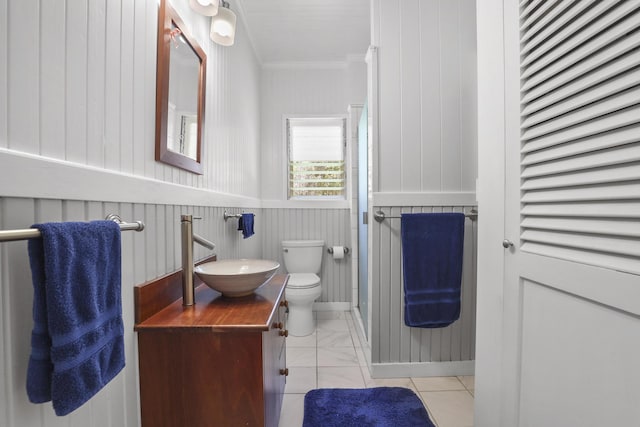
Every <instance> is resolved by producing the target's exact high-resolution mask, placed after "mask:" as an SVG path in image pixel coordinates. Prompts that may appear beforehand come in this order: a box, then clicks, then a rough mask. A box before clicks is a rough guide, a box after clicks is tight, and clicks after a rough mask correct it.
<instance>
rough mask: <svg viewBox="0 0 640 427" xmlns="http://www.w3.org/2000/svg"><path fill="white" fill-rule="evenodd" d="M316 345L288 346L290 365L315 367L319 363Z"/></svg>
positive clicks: (288, 364) (288, 361)
mask: <svg viewBox="0 0 640 427" xmlns="http://www.w3.org/2000/svg"><path fill="white" fill-rule="evenodd" d="M316 357H317V356H316V349H315V347H287V366H288V367H299V366H302V367H314V366H316V365H317V363H318V362H317V359H316Z"/></svg>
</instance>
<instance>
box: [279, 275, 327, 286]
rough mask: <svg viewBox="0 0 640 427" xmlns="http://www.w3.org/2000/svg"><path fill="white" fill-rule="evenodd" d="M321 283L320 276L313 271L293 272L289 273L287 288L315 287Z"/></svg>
mask: <svg viewBox="0 0 640 427" xmlns="http://www.w3.org/2000/svg"><path fill="white" fill-rule="evenodd" d="M319 284H320V278H319V277H318V276H317V275H315V274H313V273H292V274H289V281H288V282H287V288H295V289H305V288H313V287H315V286H318V285H319Z"/></svg>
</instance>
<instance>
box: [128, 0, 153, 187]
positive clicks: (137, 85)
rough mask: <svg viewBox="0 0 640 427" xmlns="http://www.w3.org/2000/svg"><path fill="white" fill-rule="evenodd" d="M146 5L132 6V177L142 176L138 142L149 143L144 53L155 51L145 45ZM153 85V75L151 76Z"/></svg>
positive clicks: (144, 151) (135, 4)
mask: <svg viewBox="0 0 640 427" xmlns="http://www.w3.org/2000/svg"><path fill="white" fill-rule="evenodd" d="M146 3H147V2H142V1H137V2H133V5H134V17H135V18H134V24H133V27H134V33H133V39H132V43H133V82H134V83H133V91H132V93H133V104H132V105H133V114H132V117H133V125H134V127H133V129H134V132H133V141H132V143H133V144H132V146H133V152H132V155H133V159H132V160H133V173H134V175H141V176H144V163H145V161H144V158H145V157H144V156H145V153H146V152H147V150H145V145H147V144H141V143H140V141H149V142H150V141H151V136H150V135H149V139H147V138H146V135H145V121H144V118H145V114H144V113H145V84H149V82H148V80H149V79H147V78H146V77H147V76H146V74H145V66H144V65H145V51H146V49H147V48H148V49H152V50H153V51H154V52H155V51H157V47H156V46H155V45H149V46H147V45H146V36H145V33H146V32H147V22H148V20H147V19H146ZM153 81H154V83H155V75H154V76H153Z"/></svg>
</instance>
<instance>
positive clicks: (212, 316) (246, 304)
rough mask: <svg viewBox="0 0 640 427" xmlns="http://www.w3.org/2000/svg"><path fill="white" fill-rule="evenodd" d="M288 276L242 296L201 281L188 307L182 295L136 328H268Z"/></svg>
mask: <svg viewBox="0 0 640 427" xmlns="http://www.w3.org/2000/svg"><path fill="white" fill-rule="evenodd" d="M288 278H289V276H288V275H286V274H277V275H275V276H273V278H271V280H270V281H269V282H268V283H267V284H265V285H263V286H262V287H261V288H260V289H258V290H257V291H256V292H255V293H253V294H252V295H249V296H245V297H239V298H228V297H223V296H222V295H221V294H220V293H219V292H216V291H214V290H213V289H210V288H209V287H207V286H206V285H204V284H203V285H200V286H198V288H197V289H196V295H195V301H196V303H195V305H193V306H191V307H184V306H183V305H182V299H178V300H177V301H175V302H173V303H171V304H170V305H168V306H167V307H165V308H164V309H162V310H160V311H159V312H157V313H156V314H154V315H152V316H151V317H149V318H147V319H146V320H144V321H143V322H141V323H138V324H137V325H136V326H135V330H136V331H138V332H143V331H151V330H158V329H162V330H164V331H166V330H167V329H175V330H185V328H188V329H193V330H194V331H202V332H211V331H218V332H225V331H231V330H234V331H236V332H237V331H238V329H243V330H247V331H267V330H269V327H270V326H271V323H272V322H273V318H274V316H275V313H276V310H277V309H278V307H277V305H276V303H277V302H278V300H279V299H280V297H281V295H282V293H283V292H284V289H285V285H286V283H287V280H288Z"/></svg>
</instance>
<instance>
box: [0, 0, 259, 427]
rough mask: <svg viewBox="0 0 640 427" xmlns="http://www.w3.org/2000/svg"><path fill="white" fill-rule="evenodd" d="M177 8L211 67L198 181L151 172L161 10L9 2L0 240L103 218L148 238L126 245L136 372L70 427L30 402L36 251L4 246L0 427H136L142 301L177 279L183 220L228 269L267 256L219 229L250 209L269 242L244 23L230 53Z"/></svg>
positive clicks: (253, 242) (0, 119) (128, 318)
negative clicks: (231, 261) (142, 293)
mask: <svg viewBox="0 0 640 427" xmlns="http://www.w3.org/2000/svg"><path fill="white" fill-rule="evenodd" d="M173 3H174V6H175V8H176V9H177V10H178V13H179V14H180V15H181V16H182V18H183V20H184V21H185V22H186V23H187V25H188V26H190V27H191V30H192V32H193V33H194V35H195V37H196V39H197V40H198V41H199V43H200V44H201V45H202V47H203V49H204V50H205V52H206V54H207V60H208V64H207V65H208V67H207V96H206V119H205V126H206V130H205V140H204V161H203V163H204V166H205V170H204V175H202V176H197V175H194V174H191V173H189V172H185V171H182V170H180V169H176V168H173V167H170V166H167V165H164V164H162V163H158V162H156V161H155V160H154V149H155V148H154V147H155V135H154V131H155V76H156V30H157V7H158V2H157V1H156V0H136V1H135V2H133V1H118V0H108V1H107V0H91V1H90V2H87V1H82V0H67V1H62V0H55V1H44V2H42V1H35V0H0V28H1V30H0V31H1V32H2V37H1V39H0V228H1V229H16V228H27V227H29V226H30V225H31V224H33V223H34V222H37V221H66V220H92V219H101V218H104V216H105V215H106V214H107V213H119V214H120V215H121V216H122V218H123V219H124V220H127V221H133V220H142V221H144V222H145V223H146V225H147V227H146V229H145V231H144V232H142V233H135V232H126V233H123V236H122V237H123V270H122V271H123V274H122V279H123V282H122V287H123V294H122V297H123V308H124V313H123V316H124V320H125V331H126V333H125V340H126V342H125V349H126V356H127V367H126V368H125V370H124V372H123V373H122V374H120V375H118V377H117V378H116V379H115V380H114V381H113V382H112V383H110V384H109V385H108V386H107V387H106V388H105V389H104V390H103V391H102V392H100V393H99V394H98V395H97V396H96V397H95V398H93V399H91V401H90V402H88V403H87V404H85V405H84V406H83V407H82V408H80V409H79V410H77V411H75V412H74V413H72V414H71V415H69V416H68V417H64V418H59V417H56V416H55V415H54V414H53V411H52V409H51V405H50V404H45V405H34V404H31V403H29V402H28V401H27V398H26V392H25V375H26V364H27V361H28V357H29V352H30V346H29V340H30V330H31V327H32V318H31V304H32V295H33V291H32V287H31V284H30V283H31V274H30V271H29V266H28V256H27V251H26V242H25V241H21V242H11V243H0V312H1V313H2V315H1V316H0V339H1V340H2V346H1V348H2V350H1V351H0V384H1V385H0V425H3V426H8V427H18V426H30V427H31V426H36V427H37V426H54V425H65V426H83V427H84V426H87V425H105V426H112V427H121V426H137V425H139V420H138V412H139V411H138V407H139V402H138V388H137V377H138V371H137V360H136V342H135V335H134V333H133V287H134V286H135V285H137V284H140V283H142V282H144V281H147V280H151V279H154V278H156V277H158V276H160V275H163V274H165V273H168V272H171V271H174V270H176V269H177V268H179V240H178V237H177V236H178V234H177V233H178V230H179V228H178V224H179V215H180V214H181V213H190V212H193V213H194V214H196V215H200V216H202V217H203V218H204V219H203V221H202V222H200V223H196V224H195V229H196V231H197V232H199V233H201V234H202V235H203V236H204V237H207V238H209V239H210V240H212V241H214V242H215V243H217V248H216V252H217V253H218V254H219V256H220V258H228V257H260V256H261V253H262V238H263V236H262V235H261V234H259V233H258V234H256V235H255V236H254V237H252V238H250V239H247V240H243V239H242V238H241V235H240V233H239V232H238V231H236V230H235V228H236V227H237V222H236V221H233V220H232V221H228V222H226V223H225V222H224V221H223V220H222V214H223V211H224V209H225V208H232V209H230V210H232V211H234V212H239V211H240V210H241V209H246V210H251V211H254V212H256V214H257V216H256V228H257V229H258V230H260V229H261V228H262V222H261V221H262V220H263V215H262V212H261V211H260V209H259V207H260V199H259V197H260V184H259V177H260V167H261V165H260V162H259V161H258V160H259V159H260V116H259V108H260V105H259V95H260V93H259V86H260V81H259V73H260V68H259V66H258V63H257V60H256V58H255V55H254V54H253V51H252V49H251V48H250V46H249V44H248V42H247V41H246V40H247V38H246V36H245V30H244V28H243V26H242V22H241V21H239V22H238V23H239V25H238V34H237V39H236V40H237V42H236V45H235V46H234V47H233V48H231V49H229V48H222V47H220V46H217V45H214V44H213V43H211V42H210V41H209V38H208V33H209V24H208V23H209V21H208V19H206V18H204V17H200V16H196V15H195V14H193V13H192V12H191V11H190V10H189V7H188V3H187V2H183V1H173ZM208 253H209V252H207V251H206V250H204V249H201V248H198V249H197V251H196V258H202V257H203V256H206V255H207V254H208Z"/></svg>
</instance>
